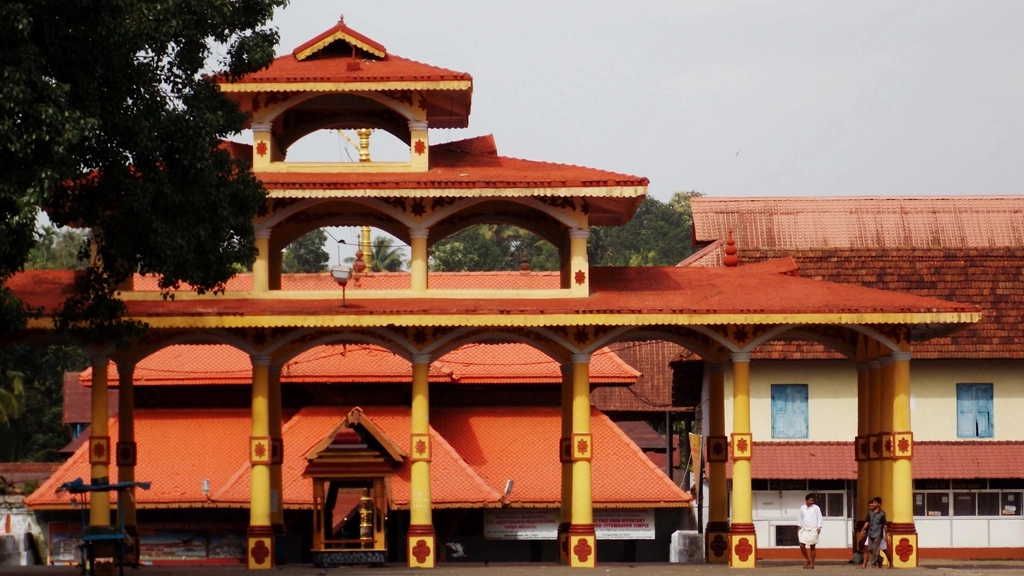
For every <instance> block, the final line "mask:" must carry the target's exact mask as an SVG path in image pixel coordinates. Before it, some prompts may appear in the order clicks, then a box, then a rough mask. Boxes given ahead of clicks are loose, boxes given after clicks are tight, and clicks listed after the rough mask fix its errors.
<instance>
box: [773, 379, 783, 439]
mask: <svg viewBox="0 0 1024 576" xmlns="http://www.w3.org/2000/svg"><path fill="white" fill-rule="evenodd" d="M785 419H786V394H785V389H784V387H783V386H779V385H776V384H772V438H785V437H786V436H785V435H784V434H785V433H784V429H783V426H784V425H785V422H784V421H785Z"/></svg>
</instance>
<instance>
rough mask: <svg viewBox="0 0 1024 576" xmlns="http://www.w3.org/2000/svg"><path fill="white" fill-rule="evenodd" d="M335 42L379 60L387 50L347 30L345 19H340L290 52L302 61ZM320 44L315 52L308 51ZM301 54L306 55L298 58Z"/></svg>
mask: <svg viewBox="0 0 1024 576" xmlns="http://www.w3.org/2000/svg"><path fill="white" fill-rule="evenodd" d="M331 37H334V39H333V40H331ZM325 40H328V42H326V43H324V41H325ZM336 40H344V41H346V42H348V43H349V44H352V45H353V46H356V47H357V48H361V49H363V50H364V51H366V52H369V53H371V54H373V55H374V56H378V57H380V58H384V57H385V56H387V54H388V50H387V48H385V47H384V45H383V44H381V43H380V42H376V41H374V40H371V39H370V38H367V37H366V36H364V35H362V34H360V33H359V32H356V31H355V30H353V29H351V28H349V27H348V26H346V25H345V19H344V18H341V19H339V20H338V23H337V24H335V25H334V26H331V27H330V28H329V29H327V30H325V31H323V32H321V33H320V34H317V35H316V36H315V37H313V38H311V39H310V40H307V41H306V42H303V43H302V44H300V45H299V46H297V47H296V48H295V50H292V56H295V59H296V60H304V59H306V58H308V57H310V56H312V55H313V54H316V53H317V52H319V51H320V50H323V49H324V48H326V47H328V46H330V45H331V44H333V43H334V41H336ZM321 43H323V45H322V46H320V47H318V48H316V49H315V50H312V51H309V49H310V48H313V47H315V46H316V45H317V44H321ZM303 52H307V53H306V54H305V55H303V56H300V55H301V54H302V53H303Z"/></svg>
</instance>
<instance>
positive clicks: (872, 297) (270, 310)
mask: <svg viewBox="0 0 1024 576" xmlns="http://www.w3.org/2000/svg"><path fill="white" fill-rule="evenodd" d="M74 274H75V273H74V272H71V271H64V270H32V271H26V272H21V273H18V274H16V275H14V276H13V277H11V278H10V279H9V280H8V283H7V285H8V287H9V288H10V289H11V290H12V291H13V292H14V293H15V294H16V295H17V296H18V297H19V298H21V299H22V301H23V302H24V303H25V304H27V305H29V306H38V307H42V308H43V309H44V314H45V313H51V312H52V311H53V310H54V309H55V308H56V306H57V305H58V304H59V303H60V302H61V300H62V298H64V297H65V296H66V295H67V294H68V293H69V291H70V290H71V286H72V283H73V278H74ZM590 291H591V294H590V296H589V297H587V298H552V299H546V300H544V301H543V302H537V301H532V300H526V299H519V298H509V299H501V298H496V299H468V298H466V299H459V298H453V299H446V298H429V297H416V298H394V299H358V300H350V301H349V303H348V307H346V308H341V307H339V306H338V300H337V295H336V294H330V295H329V296H328V295H327V294H325V296H326V297H325V298H324V299H323V300H285V299H260V300H250V299H245V298H232V297H230V296H213V297H210V298H204V299H198V300H193V299H183V298H179V299H177V300H174V301H165V300H154V301H141V300H135V301H127V302H126V303H125V304H126V306H127V309H128V314H129V316H131V317H135V318H140V319H143V320H145V319H148V318H149V319H156V318H161V317H163V318H181V319H182V320H181V322H182V323H183V324H187V323H188V322H189V320H187V319H188V318H189V317H195V316H199V317H217V316H231V317H232V318H234V319H235V320H237V321H241V322H242V323H245V319H246V318H253V319H254V320H253V321H254V325H255V322H259V323H260V325H265V324H263V321H261V320H259V317H266V316H273V317H276V318H277V319H276V320H275V321H274V322H275V323H276V324H277V325H280V326H293V325H294V326H298V325H304V323H305V322H306V318H308V316H323V317H326V318H343V317H345V316H360V317H362V318H364V319H366V320H374V319H377V320H379V321H381V322H385V323H392V322H393V320H392V319H391V317H390V316H391V315H396V314H397V315H406V314H421V315H427V314H432V315H441V316H447V317H448V318H447V321H450V322H453V325H459V324H460V322H462V321H463V320H465V319H469V318H472V317H473V316H478V315H497V314H500V315H503V316H506V317H509V316H532V317H536V315H537V312H538V310H539V308H540V307H543V310H544V312H545V315H544V317H551V316H552V315H557V314H573V315H578V314H585V313H614V314H655V313H658V314H699V315H719V314H727V313H734V314H755V313H762V314H786V315H800V314H839V313H847V314H849V313H883V314H892V313H923V314H934V313H950V314H968V315H973V314H975V313H977V311H978V309H977V308H976V307H975V306H973V305H969V304H958V303H955V302H948V301H945V300H939V299H936V298H927V297H922V296H916V295H909V294H900V293H898V292H885V291H881V290H873V289H869V288H864V287H862V286H851V285H845V284H834V283H829V282H817V281H814V280H810V279H807V278H799V277H793V276H788V275H785V274H778V273H772V272H771V271H766V270H763V269H761V268H759V267H758V266H739V267H736V268H697V267H687V268H682V267H667V268H653V267H652V268H591V282H590ZM708 321H709V322H710V321H712V319H711V318H709V319H708ZM366 325H369V324H366Z"/></svg>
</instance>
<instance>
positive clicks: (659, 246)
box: [587, 193, 699, 266]
mask: <svg viewBox="0 0 1024 576" xmlns="http://www.w3.org/2000/svg"><path fill="white" fill-rule="evenodd" d="M683 194H690V195H691V196H692V195H699V194H697V193H683ZM673 200H675V204H673V205H670V204H666V203H665V202H661V201H660V200H657V199H655V198H651V197H649V196H648V197H647V198H644V200H643V202H641V203H640V207H639V208H637V210H636V213H635V214H634V215H633V218H632V219H631V220H630V221H629V222H627V223H626V224H625V225H624V226H616V227H607V226H594V227H592V228H591V229H590V240H589V242H588V247H587V252H588V257H589V259H590V264H591V265H592V266H674V265H676V264H678V263H679V262H680V261H682V260H683V259H684V258H686V257H687V256H689V255H690V254H691V253H692V252H693V240H692V238H693V232H692V220H691V219H690V218H689V217H688V212H687V211H688V209H689V197H688V196H686V197H680V198H679V199H676V197H675V196H673ZM676 206H678V208H677V207H676Z"/></svg>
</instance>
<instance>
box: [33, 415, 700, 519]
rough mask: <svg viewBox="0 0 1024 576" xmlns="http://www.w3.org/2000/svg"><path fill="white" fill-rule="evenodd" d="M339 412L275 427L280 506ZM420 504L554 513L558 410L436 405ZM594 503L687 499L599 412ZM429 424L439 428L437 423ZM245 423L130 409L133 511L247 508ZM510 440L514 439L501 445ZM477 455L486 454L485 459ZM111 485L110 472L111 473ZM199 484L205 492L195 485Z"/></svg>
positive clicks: (83, 460)
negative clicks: (134, 456)
mask: <svg viewBox="0 0 1024 576" xmlns="http://www.w3.org/2000/svg"><path fill="white" fill-rule="evenodd" d="M349 411H350V408H347V407H334V406H310V407H306V408H304V409H302V410H301V411H299V412H298V413H297V414H295V415H294V416H292V417H291V418H290V419H288V421H287V422H286V423H285V424H284V426H283V427H282V435H283V438H284V445H285V450H284V463H283V464H282V476H283V482H284V484H283V485H284V493H283V500H282V501H283V503H284V505H285V507H287V508H309V507H311V503H312V486H311V482H310V481H309V480H308V479H306V478H303V477H302V473H303V471H304V470H305V466H306V462H307V461H306V459H305V454H306V453H307V452H308V451H309V449H310V448H312V447H313V446H315V445H316V444H317V443H318V442H320V441H321V440H322V439H323V438H324V437H325V436H326V435H327V434H329V433H330V432H332V431H333V430H334V429H335V428H336V427H337V426H338V424H339V423H340V422H341V421H343V420H344V418H345V416H346V414H348V413H349ZM363 412H364V414H365V416H366V417H367V418H369V419H370V421H372V422H373V424H374V425H376V426H377V427H378V428H379V429H380V430H381V431H382V432H383V433H384V434H386V435H387V436H388V438H390V439H391V440H392V441H393V442H394V443H395V444H396V445H397V446H398V447H399V448H400V449H401V450H402V451H403V452H406V453H408V452H409V441H410V436H409V430H410V427H411V423H410V416H409V409H408V408H407V407H398V406H373V407H368V408H364V409H363ZM431 418H432V421H433V422H434V423H435V426H434V427H433V428H432V429H431V440H432V448H433V449H432V463H431V464H432V465H431V471H432V474H431V498H432V500H433V502H434V505H435V507H438V508H445V507H470V508H480V507H486V506H499V505H500V500H501V496H502V495H501V494H500V493H499V491H498V490H499V488H503V487H504V483H505V480H506V479H508V478H513V479H515V480H516V485H515V488H514V489H513V493H512V495H511V502H512V504H513V505H516V504H517V503H519V504H523V503H535V504H536V505H538V506H553V505H555V503H556V502H557V501H558V500H559V498H560V494H561V492H560V487H559V477H560V469H561V468H560V466H559V465H558V456H557V451H558V437H559V434H560V431H561V424H560V420H561V411H560V409H558V408H516V409H486V408H485V409H479V408H471V409H443V410H440V409H439V410H435V411H433V414H432V415H431ZM592 424H593V429H594V432H593V434H594V441H595V443H596V444H597V446H599V447H600V449H599V451H597V452H596V453H595V456H594V475H595V476H594V478H595V479H594V498H595V503H597V504H598V505H599V506H600V505H601V504H604V505H605V506H622V507H637V506H638V505H641V504H643V505H648V504H652V505H659V506H679V505H683V503H684V502H687V501H689V500H690V497H689V496H688V495H687V494H685V493H684V492H682V491H681V490H679V489H678V488H677V487H675V485H674V484H672V482H671V481H669V480H668V479H667V478H666V477H664V476H663V475H661V473H660V471H658V470H657V469H656V468H654V465H653V464H651V463H650V461H649V460H648V459H647V458H646V457H645V456H644V455H643V453H641V452H640V450H639V449H638V448H637V447H636V445H635V444H632V443H631V442H630V441H629V439H628V438H627V437H626V436H625V435H624V434H623V433H622V432H621V431H620V430H619V429H618V427H616V426H615V425H614V424H613V423H612V422H611V421H610V420H608V419H607V417H605V416H603V415H602V414H600V413H599V412H596V411H595V412H594V414H593V416H592ZM438 425H440V427H438ZM109 429H110V441H111V443H112V445H113V444H114V443H116V442H117V439H118V433H117V432H118V428H117V418H112V419H110V422H109ZM249 434H250V415H249V411H248V410H244V409H183V410H145V409H140V410H137V411H136V419H135V436H136V442H137V445H138V466H137V467H136V478H138V479H139V480H142V481H147V480H148V481H151V482H152V487H151V489H150V490H148V491H144V490H140V491H138V493H137V496H136V498H137V501H138V504H139V508H199V507H246V506H247V505H248V502H249V480H250V477H249V470H250V465H249V463H248V455H247V442H248V437H249ZM510 439H514V440H515V441H513V442H509V440H510ZM87 451H88V446H87V445H83V446H82V447H80V448H79V449H78V450H77V451H76V452H75V454H74V455H72V456H71V458H69V459H68V460H67V461H66V462H65V463H64V464H63V465H61V467H60V468H59V470H58V471H57V472H56V473H54V474H53V476H51V477H50V479H49V480H47V481H46V482H44V483H43V484H42V485H41V486H40V487H39V489H38V490H36V492H34V493H33V494H32V495H30V496H29V497H28V498H27V499H26V504H28V505H29V506H30V507H32V508H36V509H53V508H60V509H67V508H70V507H71V505H70V501H69V498H68V496H67V494H56V493H55V491H56V488H57V487H58V486H59V485H60V484H62V483H64V482H68V481H70V480H73V479H75V478H89V474H90V468H89V463H88V454H87ZM485 454H486V455H487V456H486V457H485V456H484V455H485ZM410 467H411V462H410V461H409V460H408V459H406V460H405V462H404V463H403V464H402V467H400V468H399V470H398V472H397V473H396V474H395V476H393V477H392V481H391V497H392V500H393V505H394V507H396V508H408V504H409V474H410V469H411V468H410ZM110 477H111V481H117V468H116V466H112V467H111V471H110ZM204 478H207V479H209V480H210V487H211V491H210V494H209V496H207V495H204V494H203V493H202V480H203V479H204Z"/></svg>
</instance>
